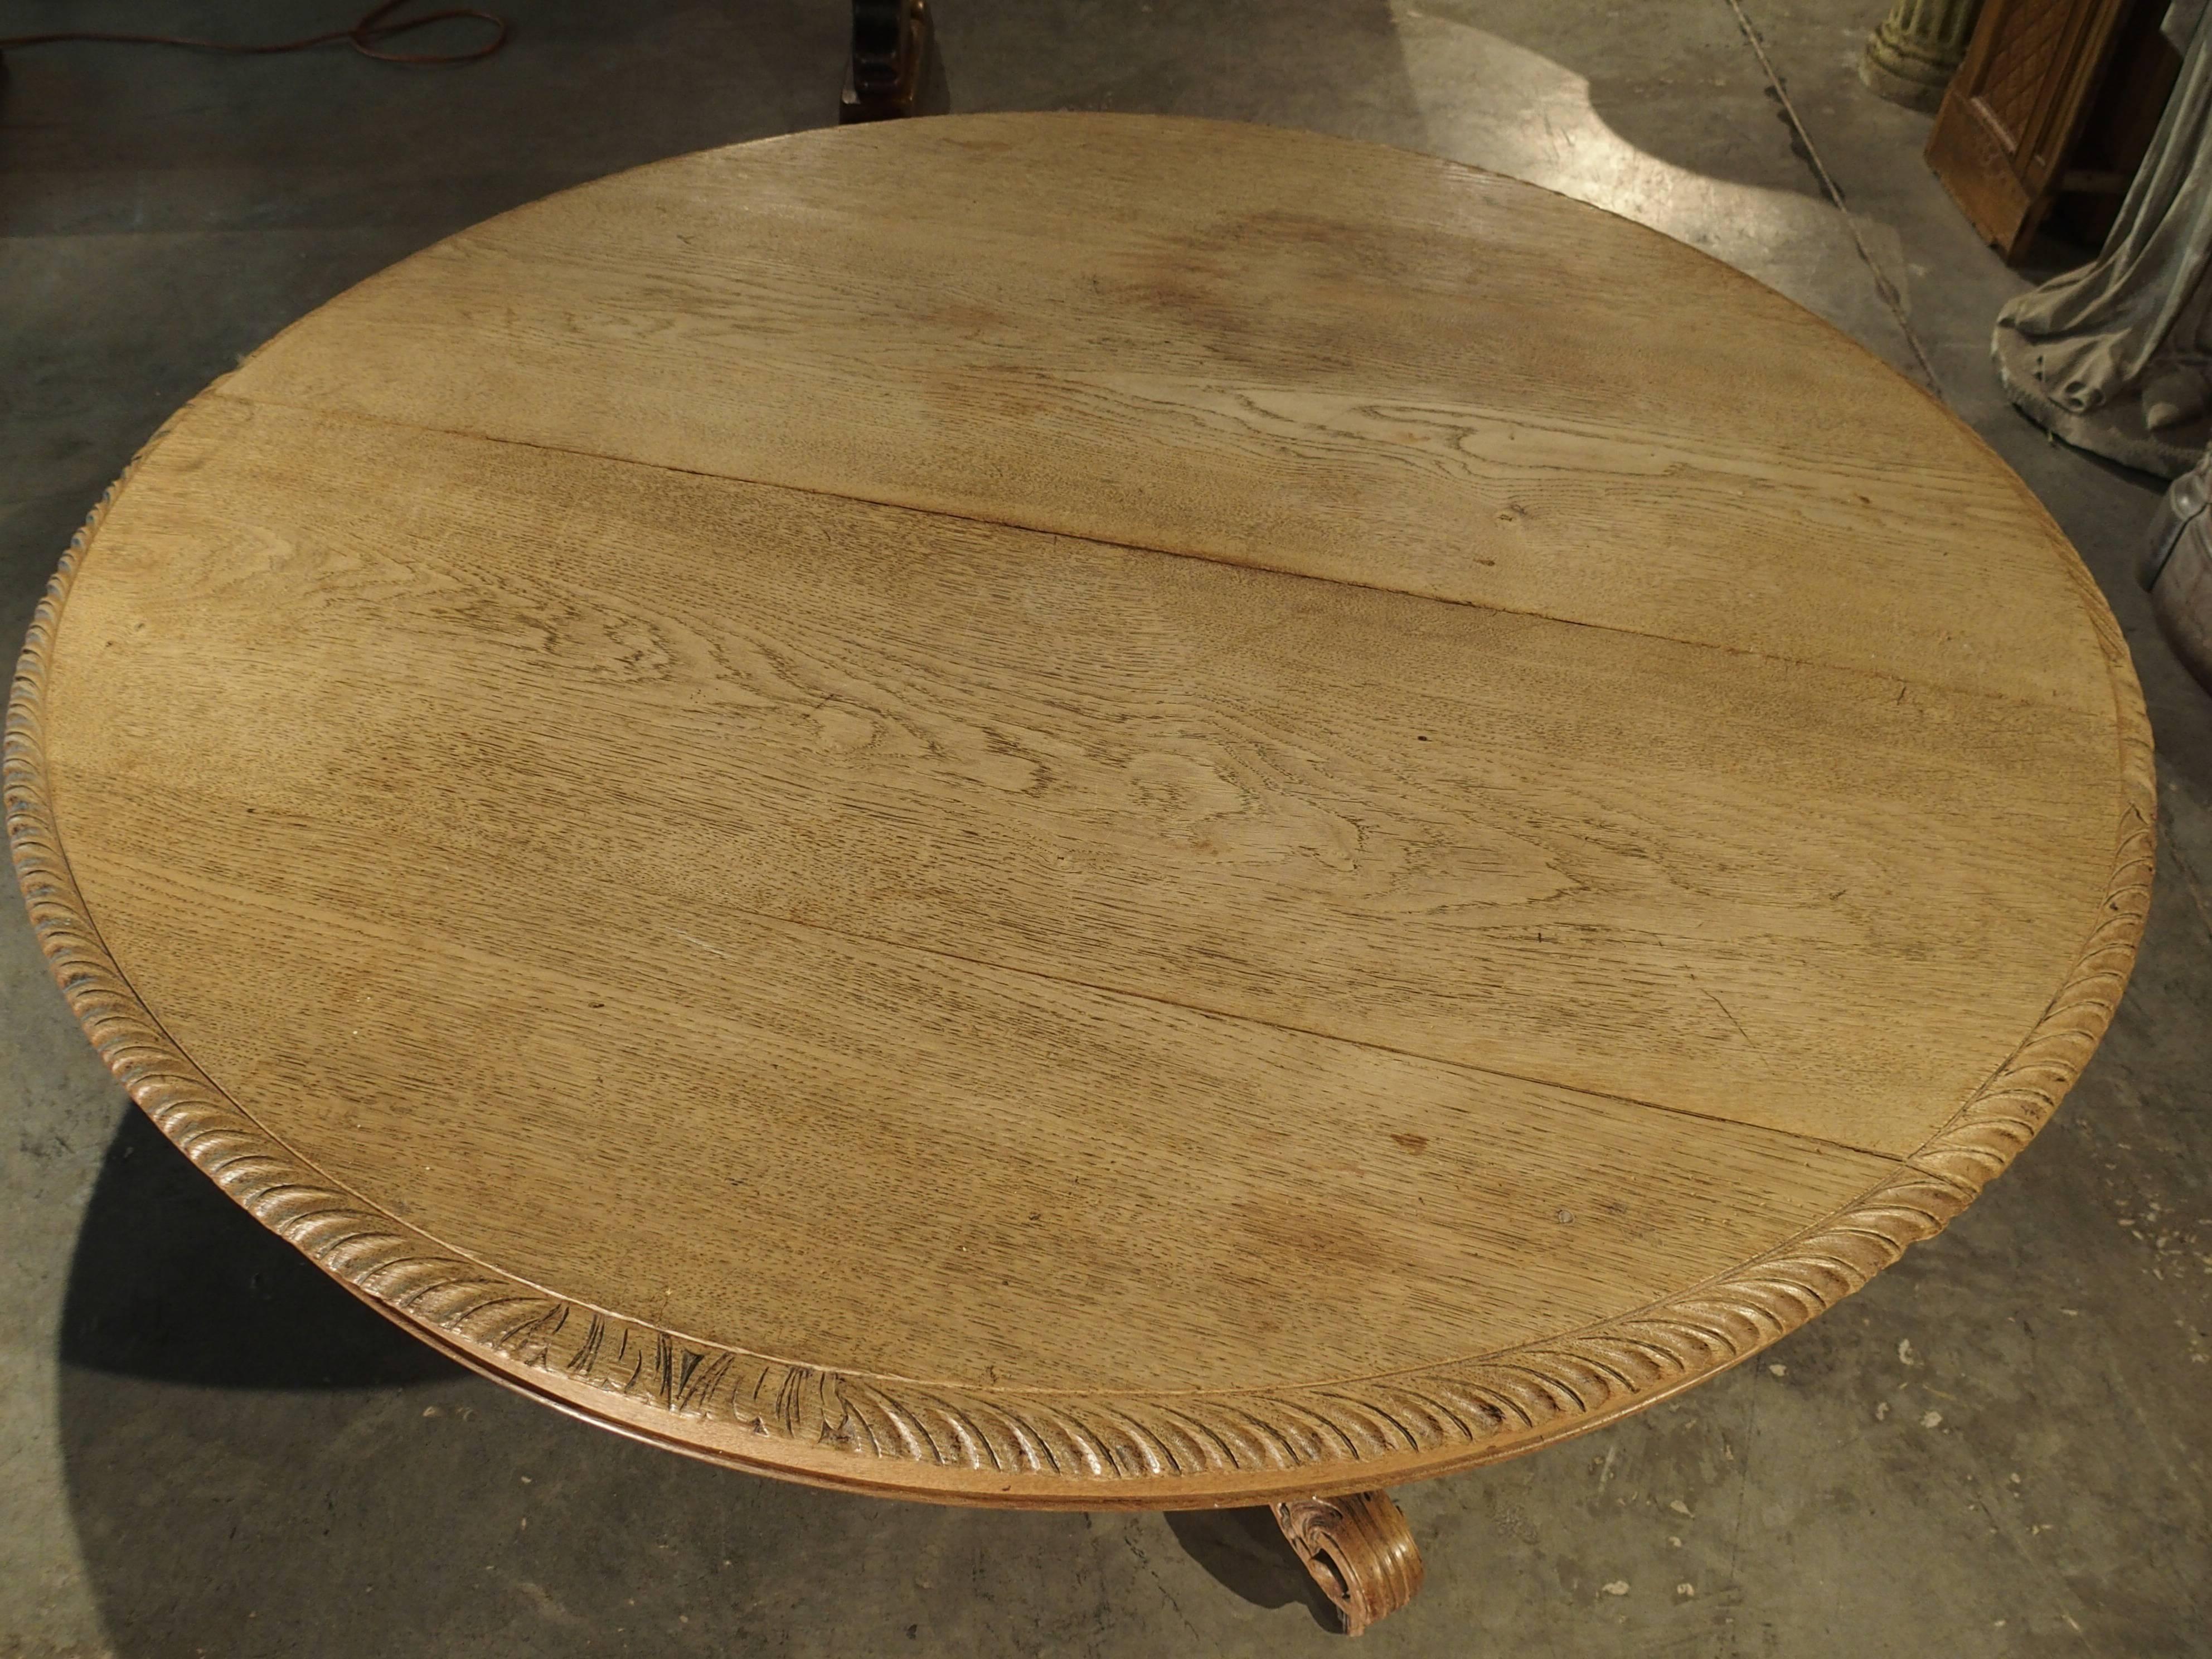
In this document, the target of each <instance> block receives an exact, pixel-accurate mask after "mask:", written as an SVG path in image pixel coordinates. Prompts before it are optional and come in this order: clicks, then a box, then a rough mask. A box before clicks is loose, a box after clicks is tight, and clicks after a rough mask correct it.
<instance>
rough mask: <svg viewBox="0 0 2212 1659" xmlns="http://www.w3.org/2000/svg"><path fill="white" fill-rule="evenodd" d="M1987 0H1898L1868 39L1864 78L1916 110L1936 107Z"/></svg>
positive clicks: (1863, 59) (1861, 76) (1862, 61)
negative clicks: (1984, 0)
mask: <svg viewBox="0 0 2212 1659" xmlns="http://www.w3.org/2000/svg"><path fill="white" fill-rule="evenodd" d="M1981 9H1982V0H1897V3H1896V4H1895V5H1893V6H1892V7H1891V8H1890V9H1889V15H1888V16H1887V17H1885V18H1884V19H1882V21H1881V27H1880V28H1877V29H1876V30H1875V32H1874V33H1872V34H1870V35H1869V36H1868V37H1867V43H1866V51H1865V52H1863V53H1862V54H1860V57H1859V79H1860V80H1862V81H1863V82H1866V83H1867V85H1868V86H1869V87H1871V88H1873V89H1874V90H1875V91H1876V92H1878V93H1880V94H1881V95H1882V96H1883V97H1885V98H1887V99H1888V100H1890V102H1892V103H1893V104H1904V105H1905V106H1909V107H1910V108H1912V109H1925V110H1932V109H1934V108H1935V107H1936V106H1937V105H1939V104H1941V103H1942V101H1943V88H1945V87H1947V86H1948V85H1949V84H1950V82H1951V75H1952V72H1953V71H1954V70H1956V69H1957V68H1958V67H1959V64H1960V62H1961V61H1962V60H1963V59H1964V58H1966V42H1967V41H1968V40H1972V38H1973V33H1974V19H1975V18H1976V17H1977V16H1978V15H1980V13H1981Z"/></svg>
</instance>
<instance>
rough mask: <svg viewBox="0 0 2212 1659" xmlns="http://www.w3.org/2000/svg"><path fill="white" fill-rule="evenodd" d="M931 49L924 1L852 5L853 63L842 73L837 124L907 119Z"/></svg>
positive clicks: (860, 0) (857, 1) (866, 0)
mask: <svg viewBox="0 0 2212 1659" xmlns="http://www.w3.org/2000/svg"><path fill="white" fill-rule="evenodd" d="M936 49H937V45H936V37H935V34H934V33H933V30H932V28H931V26H930V21H929V6H928V0H853V58H852V62H851V63H850V64H848V65H847V67H846V70H845V95H844V99H843V100H842V103H841V104H840V105H839V106H838V112H837V118H838V120H839V121H840V122H841V123H850V122H854V121H888V120H895V119H896V118H899V117H901V116H906V115H912V114H913V113H914V112H915V105H916V104H917V103H918V102H919V101H920V100H921V95H922V90H923V88H924V87H925V86H926V85H927V83H928V80H929V71H930V58H931V55H932V54H933V52H935V51H936Z"/></svg>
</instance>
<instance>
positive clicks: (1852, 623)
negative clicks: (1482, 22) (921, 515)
mask: <svg viewBox="0 0 2212 1659" xmlns="http://www.w3.org/2000/svg"><path fill="white" fill-rule="evenodd" d="M919 179H927V180H929V185H928V187H927V189H921V188H918V187H917V182H916V181H917V180H919ZM641 249H650V250H651V251H652V252H651V254H650V256H649V257H646V258H641V257H640V255H639V250H641ZM365 360H368V361H374V362H376V363H377V364H378V366H379V372H377V373H375V374H363V373H362V367H361V366H362V362H364V361H365ZM233 387H234V391H235V392H237V394H238V395H240V396H241V397H245V398H251V399H252V400H254V401H256V402H263V403H267V402H276V403H285V404H297V405H300V406H302V407H307V408H313V409H318V410H331V411H343V412H349V413H356V414H362V415H371V416H379V417H381V418H386V419H390V420H394V421H399V422H405V423H408V424H410V425H416V426H422V427H428V428H437V429H445V430H454V431H462V432H469V433H476V434H479V435H486V436H491V437H497V438H504V439H510V440H513V441H519V442H525V443H530V444H534V445H538V446H542V447H551V448H557V449H562V450H568V451H574V452H576V453H588V454H593V455H609V456H617V457H621V458H623V459H631V460H640V461H647V462H651V463H653V464H656V465H664V466H670V467H676V468H680V469H682V470H684V471H693V472H705V473H714V474H718V475H722V476H727V477H741V478H750V479H755V480H758V481H762V482H765V483H784V484H790V485H794V486H798V487H799V488H803V489H814V490H821V491H826V492H829V493H832V494H836V495H845V496H852V497H856V498H860V499H866V500H872V501H891V502H897V503H902V504H904V505H908V506H914V507H927V508H931V509H933V510H937V511H940V512H946V513H962V514H966V515H969V516H972V517H976V518H981V519H986V520H1002V521H1005V522H1008V523H1013V524H1019V525H1024V526H1030V527H1032V528H1036V529H1042V530H1050V531H1060V532H1068V533H1071V534H1073V535H1078V536H1084V537H1090V538H1097V539H1103V540H1109V541H1116V542H1124V543H1130V544H1137V545H1141V546H1156V545H1164V546H1166V547H1168V548H1170V550H1173V551H1176V552H1182V553H1188V554H1195V555H1201V556H1206V557H1210V558H1218V559H1223V560H1227V561H1231V562H1237V563H1243V564H1252V565H1260V566H1264V567H1267V568H1273V569H1282V570H1291V571H1297V572H1301V573H1304V574H1313V575H1322V576H1327V577H1329V578H1332V579H1334V580H1344V581H1358V582H1364V583H1367V584H1369V585H1371V586H1383V587H1389V588H1395V589H1402V590H1404V591H1406V592H1415V593H1423V594H1428V595H1432V596H1439V597H1448V598H1455V599H1473V600H1476V601H1479V602H1480V603H1482V604H1485V605H1491V606H1494V607H1498V608H1501V609H1510V610H1516V611H1534V612H1537V613H1540V614H1542V615H1546V616H1551V617H1560V618H1563V619H1566V620H1570V621H1577V622H1585V623H1595V624H1599V625H1601V626H1604V627H1607V628H1613V629H1628V630H1632V631H1636V632H1643V633H1656V634H1660V635H1666V636H1668V637H1670V638H1674V639H1680V640H1689V641H1697V642H1699V643H1705V644H1713V645H1720V646H1724V647H1730V648H1734V649H1741V650H1753V651H1759V652H1764V653H1770V654H1774V655H1780V656H1786V657H1792V658H1801V659H1808V660H1811V661H1816V662H1822V663H1829V664H1833V665H1838V666H1847V667H1858V668H1863V669H1865V670H1867V671H1869V672H1873V673H1877V674H1883V675H1889V676H1894V677H1898V678H1905V679H1909V680H1911V681H1913V682H1915V683H1920V684H1936V685H1947V686H1959V687H1963V688H1967V689H1974V690H1990V691H1995V692H1998V693H2001V694H2004V695H2008V696H2019V697H2022V698H2027V699H2031V700H2033V701H2037V702H2070V703H2072V704H2073V705H2074V706H2075V707H2077V708H2082V709H2084V710H2085V711H2087V712H2090V713H2093V714H2099V715H2100V716H2101V715H2102V714H2104V713H2105V711H2106V709H2107V708H2109V706H2110V698H2109V697H2108V696H2106V694H2105V691H2104V689H2103V681H2104V670H2103V665H2102V659H2101V658H2100V655H2099V654H2098V653H2097V652H2096V650H2095V648H2094V647H2093V645H2092V644H2091V643H2090V641H2088V639H2087V636H2086V635H2084V634H2083V632H2082V631H2081V627H2080V625H2079V619H2078V616H2077V614H2076V613H2077V604H2076V600H2075V595H2074V592H2073V590H2072V588H2071V586H2070V582H2069V577H2068V574H2067V572H2066V565H2067V563H2068V562H2069V561H2070V559H2071V557H2072V555H2071V553H2070V551H2069V550H2068V549H2067V548H2066V546H2065V543H2064V539H2063V537H2062V536H2060V534H2059V533H2058V532H2057V530H2056V529H2055V527H2053V526H2051V523H2050V522H2049V520H2048V519H2047V518H2046V517H2045V515H2044V514H2043V513H2042V511H2041V509H2040V508H2039V507H2038V506H2037V505H2036V503H2035V501H2034V500H2033V497H2032V496H2030V495H2028V493H2027V490H2026V489H2024V488H2023V487H2022V486H2021V484H2020V483H2019V482H2018V481H2017V480H2016V479H2015V478H2013V477H2011V476H2010V474H2009V473H2007V472H2005V471H2002V469H2001V468H1999V467H1997V466H1994V465H1992V464H1991V459H1990V456H1989V454H1988V453H1987V451H1986V450H1985V449H1984V447H1983V446H1982V445H1981V443H1980V441H1978V439H1977V438H1975V437H1974V435H1972V433H1971V432H1969V431H1968V430H1967V429H1966V428H1965V427H1964V426H1963V425H1961V424H1960V422H1957V421H1956V420H1954V418H1953V417H1952V416H1950V415H1949V414H1948V412H1947V411H1946V410H1943V409H1942V407H1941V406H1940V405H1939V404H1936V403H1935V402H1933V401H1932V400H1930V399H1928V398H1923V397H1917V396H1914V395H1912V394H1911V392H1910V391H1909V389H1908V388H1907V386H1905V383H1903V382H1902V381H1901V380H1899V377H1898V376H1897V375H1895V374H1893V373H1892V372H1891V371H1890V370H1889V369H1888V368H1886V367H1884V366H1883V365H1882V364H1881V363H1880V362H1877V361H1876V360H1875V358H1874V357H1873V356H1870V355H1869V354H1868V353H1866V352H1865V351H1863V350H1861V349H1859V348H1858V347H1857V345H1855V344H1854V343H1851V342H1850V340H1848V339H1846V338H1845V337H1844V336H1842V335H1841V334H1838V333H1837V332H1836V331H1834V330H1832V329H1831V328H1829V327H1827V326H1826V325H1824V324H1822V323H1820V322H1819V321H1818V320H1817V319H1814V318H1813V317H1811V316H1810V315H1808V313H1805V312H1804V311H1802V309H1800V308H1799V307H1797V306H1796V305H1794V304H1792V303H1791V302H1790V301H1787V300H1784V298H1782V296H1780V295H1777V294H1775V293H1773V292H1771V290H1768V289H1763V288H1761V287H1759V285H1758V284H1757V283H1753V282H1752V281H1750V280H1749V279H1748V278H1747V277H1744V276H1741V275H1739V274H1738V273H1736V272H1735V271H1734V270H1729V268H1728V267H1726V266H1724V265H1722V264H1718V263H1717V261H1715V260H1713V259H1711V258H1708V257H1707V256H1705V255H1704V254H1702V253H1699V252H1696V251H1695V250H1693V249H1691V248H1688V247H1686V246H1682V245H1681V244H1680V243H1677V242H1674V241H1671V240H1668V239H1667V238H1666V237H1664V236H1662V235H1660V234H1657V233H1656V232H1655V231H1650V230H1647V229H1644V228H1642V227H1640V226H1636V225H1632V224H1630V223H1628V222H1626V221H1623V220H1620V219H1616V218H1613V216H1609V215H1607V214H1603V213H1601V212H1598V211H1596V210H1593V209H1591V208H1589V207H1587V206H1585V205H1583V204H1581V203H1577V202H1573V201H1570V200H1568V199H1567V198H1565V197H1558V196H1553V195H1552V194H1550V193H1549V192H1547V191H1541V190H1537V189H1535V188H1534V187H1533V186H1530V185H1522V184H1518V183H1516V182H1514V181H1512V180H1510V179H1499V178H1496V177H1493V176H1492V175H1489V174H1486V173H1479V172H1476V171H1474V170H1473V169H1471V168H1468V167H1458V166H1455V165H1454V164H1452V163H1449V162H1446V161H1436V160H1432V159H1430V158H1426V157H1419V156H1413V155H1406V154H1403V153H1401V152H1399V151H1395V150H1388V149H1377V148H1374V147H1370V146H1366V145H1357V144H1350V143H1345V142H1343V141H1341V140H1338V139H1331V138H1324V137H1317V136H1315V135H1312V134H1302V133H1290V132H1279V131H1269V130H1266V129H1261V128H1253V127H1240V126H1230V125H1219V124H1215V123H1209V122H1197V121H1168V120H1157V119H1149V118H1131V117H1121V116H1108V117H1094V116H1057V117H1054V118H1052V119H1051V120H1050V121H1049V122H1045V123H1042V124H1040V123H1039V122H1038V121H1037V120H1036V118H1034V117H1024V116H982V117H970V118H962V119H960V120H958V121H954V122H939V123H934V124H931V125H916V126H912V127H901V128H896V129H878V130H875V131H865V130H864V131H854V132H851V133H840V134H837V135H836V136H835V137H823V136H818V135H806V136H804V137H794V138H789V139H782V140H775V141H771V142H769V143H757V144H746V145H739V146H737V147H734V148H732V149H724V150H714V151H708V152H706V153H703V154H702V155H692V156H684V157H682V158H679V159H678V160H676V161H666V162H662V163H659V164H658V165H656V166H653V167H644V168H641V169H639V170H638V171H636V172H635V173H624V174H623V175H622V176H621V177H619V178H617V179H609V180H606V181H605V182H603V183H600V184H596V185H586V186H584V187H582V188H580V189H578V190H574V191H568V192H566V193H564V194H562V195H560V196H556V197H551V198H550V199H548V200H546V201H544V202H542V203H538V204H534V205H532V206H531V207H528V208H525V209H522V210H519V211H518V212H516V213H513V214H509V215H507V216H503V217H501V218H498V219H495V220H492V221H489V222H487V223H486V224H484V225H482V226H480V227H478V228H475V229H473V230H470V231H466V232H464V233H463V234H460V235H459V236H456V237H453V238H452V239H450V240H447V241H445V242H442V243H441V244H439V245H438V246H436V247H435V248H432V249H430V250H429V251H428V252H424V253H422V254H421V255H418V256H416V258H413V259H410V260H408V261H406V262H404V263H403V264H399V265H397V266H394V267H393V268H392V270H388V271H386V272H384V273H383V274H382V275H380V276H376V277H374V278H373V279H371V280H370V281H369V282H368V283H363V284H362V285H361V286H360V287H359V288H357V289H355V290H354V291H352V292H351V293H349V294H348V295H344V296H343V297H342V298H340V299H339V300H337V301H334V302H333V303H332V304H331V305H330V306H327V307H325V308H324V309H323V310H321V311H319V312H318V313H316V314H315V316H314V318H313V320H312V321H311V322H310V323H308V324H307V325H302V326H300V327H297V328H295V329H294V330H292V331H289V332H288V333H286V334H284V335H281V336H279V337H277V339H276V341H274V342H273V343H271V344H270V346H268V347H267V348H266V349H264V350H263V351H262V352H261V353H259V354H258V356H255V357H254V358H253V359H252V361H251V362H248V363H247V364H246V366H245V367H244V368H242V369H241V370H240V372H239V373H238V374H237V375H236V376H234V380H233ZM678 388H680V390H678Z"/></svg>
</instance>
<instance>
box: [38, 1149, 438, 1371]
mask: <svg viewBox="0 0 2212 1659" xmlns="http://www.w3.org/2000/svg"><path fill="white" fill-rule="evenodd" d="M61 1348H62V1363H63V1364H64V1365H71V1366H78V1367H82V1368H84V1369H87V1370H100V1371H117V1372H122V1373H125V1374H126V1375H129V1376H135V1377H142V1378H148V1379H156V1380H159V1381H161V1382H167V1383H194V1384H197V1385H199V1386H202V1387H219V1388H234V1389H299V1388H342V1389H360V1388H374V1387H379V1386H383V1385H388V1384H395V1383H424V1382H431V1381H450V1380H452V1379H453V1378H455V1377H457V1376H460V1375H461V1372H460V1370H459V1367H457V1366H456V1365H454V1364H453V1363H452V1362H451V1361H450V1360H447V1359H446V1358H443V1357H441V1355H439V1354H438V1353H436V1352H434V1351H433V1350H431V1349H429V1348H428V1347H425V1346H423V1345H422V1343H420V1342H418V1341H416V1340H415V1339H414V1338H413V1337H411V1336H410V1335H408V1334H407V1333H406V1332H404V1331H403V1330H401V1329H399V1328H398V1327H397V1326H395V1325H393V1324H392V1322H390V1321H389V1320H387V1319H386V1318H385V1317H384V1316H382V1315H381V1314H379V1313H377V1312H376V1311H375V1310H373V1309H371V1308H369V1307H368V1305H367V1304H364V1303H362V1302H361V1301H359V1300H357V1299H356V1297H353V1296H352V1295H351V1294H349V1292H347V1291H344V1290H343V1289H341V1288H340V1287H339V1286H338V1285H337V1284H336V1283H335V1282H334V1281H333V1280H331V1279H329V1278H328V1277H327V1276H325V1274H324V1273H322V1271H321V1270H320V1269H319V1268H318V1267H315V1266H314V1265H313V1263H312V1262H310V1261H308V1260H307V1257H305V1256H304V1255H301V1254H300V1253H299V1252H298V1251H297V1250H295V1249H293V1248H292V1247H291V1246H290V1245H289V1244H287V1243H284V1241H283V1239H281V1238H279V1237H276V1234H274V1233H272V1232H270V1231H268V1229H266V1228H265V1227H264V1226H263V1225H261V1224H260V1223H259V1222H258V1221H256V1220H255V1219H254V1218H252V1216H250V1215H248V1214H247V1213H246V1212H245V1211H244V1210H242V1209H240V1207H239V1206H237V1205H235V1204H234V1203H233V1202H231V1200H229V1199H228V1197H226V1196H225V1195H224V1194H223V1192H222V1188H219V1187H217V1186H216V1184H215V1182H212V1181H210V1180H209V1179H208V1178H207V1177H206V1176H204V1175H202V1174H201V1173H200V1172H199V1170H197V1169H195V1168H194V1167H193V1166H192V1164H191V1162H190V1160H188V1159H187V1158H185V1155H184V1154H183V1153H182V1152H179V1151H178V1150H177V1149H176V1148H175V1147H174V1146H171V1145H170V1144H169V1142H168V1141H167V1139H164V1138H163V1136H162V1134H161V1131H159V1130H158V1129H156V1128H155V1127H154V1126H153V1124H152V1123H151V1122H150V1121H148V1119H147V1118H146V1117H145V1115H143V1113H141V1112H139V1111H137V1110H136V1109H132V1110H131V1111H130V1112H129V1113H128V1114H127V1115H125V1118H124V1119H123V1121H122V1123H121V1125H120V1126H119V1127H118V1128H117V1130H116V1133H115V1139H114V1140H113V1141H112V1143H111V1144H110V1145H109V1146H108V1149H107V1156H106V1159H105V1160H104V1161H103V1163H102V1164H101V1165H100V1178H99V1180H98V1182H96V1183H95V1184H94V1188H93V1192H92V1198H91V1200H90V1202H89V1203H88V1205H87V1206H86V1208H85V1216H84V1225H83V1228H82V1231H80V1232H79V1233H78V1235H77V1242H76V1255H75V1256H74V1258H73V1259H72V1260H71V1261H70V1279H69V1291H68V1296H67V1299H66V1300H65V1301H64V1304H63V1307H62V1336H61Z"/></svg>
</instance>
